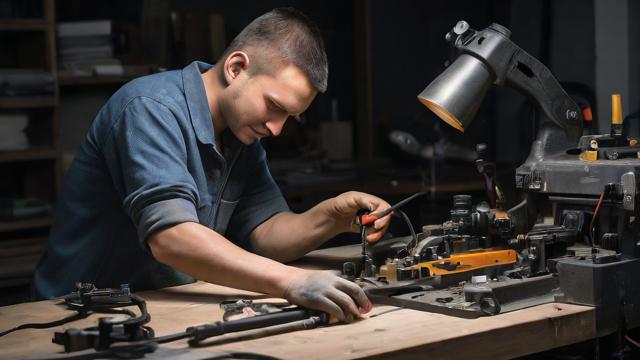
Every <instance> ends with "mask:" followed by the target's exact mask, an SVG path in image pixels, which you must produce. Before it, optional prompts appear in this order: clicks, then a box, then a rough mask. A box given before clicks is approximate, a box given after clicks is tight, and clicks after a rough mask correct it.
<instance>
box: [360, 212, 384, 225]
mask: <svg viewBox="0 0 640 360" xmlns="http://www.w3.org/2000/svg"><path fill="white" fill-rule="evenodd" d="M378 219H380V217H379V216H378V215H376V214H364V215H360V225H369V224H372V223H373V222H374V221H376V220H378Z"/></svg>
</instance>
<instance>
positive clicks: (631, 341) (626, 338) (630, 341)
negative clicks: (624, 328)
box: [624, 335, 640, 348]
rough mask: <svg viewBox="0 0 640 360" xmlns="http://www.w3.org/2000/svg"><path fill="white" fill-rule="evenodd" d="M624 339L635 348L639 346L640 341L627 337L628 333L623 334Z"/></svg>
mask: <svg viewBox="0 0 640 360" xmlns="http://www.w3.org/2000/svg"><path fill="white" fill-rule="evenodd" d="M624 339H625V340H627V341H628V342H629V343H630V344H631V345H633V346H635V347H636V348H640V343H638V342H637V341H635V340H633V339H632V338H631V337H629V335H625V336H624Z"/></svg>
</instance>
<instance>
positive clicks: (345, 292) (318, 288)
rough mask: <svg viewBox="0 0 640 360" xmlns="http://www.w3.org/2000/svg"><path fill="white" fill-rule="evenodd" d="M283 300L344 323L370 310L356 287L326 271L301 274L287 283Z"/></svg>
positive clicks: (365, 296)
mask: <svg viewBox="0 0 640 360" xmlns="http://www.w3.org/2000/svg"><path fill="white" fill-rule="evenodd" d="M284 298H285V299H287V300H288V301H289V302H290V303H292V304H297V305H300V306H304V307H307V308H311V309H316V310H321V311H324V312H326V313H329V314H330V315H335V316H336V317H337V318H338V319H339V320H340V321H344V322H352V321H354V320H355V319H358V318H360V315H361V314H363V313H367V312H369V311H370V310H371V308H372V304H371V301H369V299H368V298H367V295H365V293H364V291H363V290H362V289H361V288H360V287H359V286H358V285H356V284H354V283H352V282H350V281H347V280H345V279H343V278H341V277H339V276H336V275H334V274H333V273H332V272H330V271H303V272H302V273H301V274H300V275H298V276H297V277H295V278H293V280H291V281H290V282H289V284H288V286H287V290H286V291H285V293H284Z"/></svg>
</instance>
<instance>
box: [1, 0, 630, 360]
mask: <svg viewBox="0 0 640 360" xmlns="http://www.w3.org/2000/svg"><path fill="white" fill-rule="evenodd" d="M282 6H292V7H294V8H296V9H298V10H300V11H302V12H303V13H305V14H307V15H308V16H309V17H310V18H311V19H312V20H313V21H315V22H316V23H317V24H318V27H319V28H320V32H321V33H322V36H323V40H324V42H325V46H326V51H327V56H328V60H329V81H328V89H327V91H326V92H325V93H322V94H319V95H318V96H317V97H316V99H315V100H314V101H313V103H312V104H311V106H310V107H309V108H308V109H307V111H305V112H304V113H303V114H302V121H300V122H296V121H288V122H287V123H286V125H285V127H284V130H283V131H282V134H281V135H279V136H277V137H269V138H265V139H263V140H262V145H263V146H264V148H265V149H266V152H267V156H268V162H269V169H270V171H271V174H272V176H273V178H274V180H275V181H276V183H277V185H278V187H279V188H280V190H281V191H282V194H283V195H284V197H285V199H286V200H287V203H288V205H289V207H290V208H291V210H292V211H295V212H302V211H305V210H308V209H309V208H311V207H312V206H314V205H315V204H317V203H318V202H320V201H322V200H325V199H328V198H331V197H334V196H336V195H338V194H340V193H343V192H345V191H350V190H357V191H363V192H367V193H370V194H373V195H376V196H379V197H380V198H382V199H385V200H386V201H387V202H389V203H390V204H392V207H391V208H389V209H387V210H386V211H384V212H379V213H376V212H373V213H371V212H369V211H366V210H363V211H362V212H361V213H360V214H359V216H358V217H357V219H356V223H357V225H358V226H359V229H360V232H359V233H355V232H354V233H347V234H340V235H338V236H337V237H335V238H333V239H331V240H330V241H328V242H327V243H325V244H324V245H323V246H322V247H323V248H324V249H330V248H336V247H341V246H351V248H357V256H355V257H353V258H350V259H347V258H345V260H344V261H340V262H339V264H338V265H336V266H335V268H336V269H338V270H340V271H341V274H342V276H343V277H344V278H346V279H349V280H351V281H354V282H355V283H356V284H358V285H359V286H361V287H362V288H363V289H365V292H366V294H367V295H368V297H369V298H370V299H371V301H372V302H373V304H374V305H376V306H378V305H384V306H390V307H397V308H399V309H411V310H413V311H421V312H429V313H435V314H442V315H444V316H450V317H454V318H463V319H469V321H475V322H482V321H485V319H491V318H493V317H500V316H503V315H504V314H508V313H511V312H516V311H522V312H527V311H531V309H535V308H536V307H537V306H540V305H543V304H551V303H558V304H574V305H583V306H586V307H590V308H592V309H593V318H594V319H593V324H594V329H593V336H592V337H591V339H587V340H583V341H580V342H577V343H573V344H561V346H557V347H555V348H545V349H542V350H535V351H532V352H530V353H526V354H523V353H521V352H514V354H516V355H514V356H513V357H515V358H522V359H614V358H615V359H634V358H640V343H639V342H640V331H638V327H639V326H640V282H638V281H637V279H636V278H635V276H637V274H639V273H640V222H639V221H638V216H640V144H639V143H638V139H640V125H639V124H640V46H639V44H640V24H639V23H638V21H637V19H638V17H639V16H640V3H639V2H636V1H633V0H615V1H607V0H585V1H582V0H541V1H525V0H496V1H493V0H474V1H471V0H458V1H439V0H433V1H413V0H395V1H386V0H383V1H373V0H353V1H338V0H330V1H300V0H291V1H286V0H266V1H247V2H231V1H218V0H182V1H178V0H127V1H122V0H112V1H92V2H86V1H79V0H0V39H1V40H0V44H1V45H0V49H1V50H0V169H1V170H0V174H2V176H0V306H5V307H7V308H5V309H9V308H8V306H14V305H17V304H22V303H28V302H30V301H32V300H33V299H32V297H31V279H32V276H33V272H34V270H35V268H36V266H37V264H38V261H39V259H40V257H41V256H42V254H43V251H44V248H45V244H46V240H47V236H48V233H49V231H50V228H51V226H52V218H53V213H54V211H55V208H56V204H57V202H58V200H59V199H60V196H61V188H62V182H63V179H64V176H65V172H66V170H67V169H68V168H69V166H70V164H71V162H72V161H73V158H74V154H75V152H76V150H77V148H78V146H79V145H80V144H81V143H82V141H83V140H84V138H85V136H86V134H87V131H88V129H89V127H90V126H91V123H92V121H93V119H94V118H95V115H96V114H97V112H98V111H99V110H100V108H101V107H102V105H103V104H104V103H105V102H106V101H107V100H108V99H109V97H110V96H111V95H112V94H113V93H114V92H115V91H116V90H117V89H118V88H120V87H121V86H122V85H124V84H126V83H127V82H129V81H131V80H132V79H135V78H138V77H141V76H146V75H150V74H154V73H158V72H163V71H168V70H174V69H181V68H183V67H185V66H186V65H188V64H189V63H191V62H192V61H194V60H201V61H205V62H209V63H215V60H216V59H217V58H218V57H219V56H220V55H221V54H222V52H223V51H224V49H225V48H226V46H227V45H229V42H230V41H231V40H232V39H233V38H234V37H235V36H236V35H237V34H238V33H239V32H240V31H241V30H242V29H243V27H244V26H245V25H246V24H247V23H249V22H250V21H251V20H252V19H254V18H255V17H257V16H259V15H260V14H263V13H265V12H267V11H269V10H271V9H273V8H277V7H282ZM387 215H391V216H392V218H391V224H390V227H389V230H388V231H387V233H386V234H385V236H384V237H383V239H382V240H380V241H378V242H376V243H368V242H367V241H366V239H365V237H366V229H367V227H368V226H371V224H372V223H373V222H374V221H375V220H377V219H379V218H382V217H384V216H387ZM320 251H322V249H321V250H320ZM122 266H126V264H122ZM61 300H62V301H61V303H59V304H56V303H54V302H51V305H50V306H52V307H55V306H58V307H60V306H63V307H64V306H66V307H67V308H68V309H69V310H71V311H72V312H71V313H70V314H71V315H69V316H68V317H66V318H61V319H60V320H56V321H54V322H52V323H29V324H21V325H18V326H15V325H12V326H14V327H12V328H6V327H5V326H2V324H3V323H4V321H3V320H2V318H3V317H5V316H9V315H7V312H4V311H2V310H1V309H2V308H1V307H0V343H1V342H2V340H3V337H5V335H6V336H7V338H8V337H9V336H18V334H19V333H20V332H21V331H25V329H28V328H39V329H43V328H47V329H49V328H50V329H51V330H50V335H51V339H52V341H53V343H55V344H57V345H56V346H58V347H59V351H60V353H63V354H65V353H67V355H69V354H74V352H77V351H82V352H83V354H89V355H87V356H93V355H90V354H94V355H95V354H98V355H100V356H103V357H124V356H129V358H141V357H143V356H145V354H146V355H147V356H149V355H151V354H152V353H153V352H156V351H158V349H161V348H163V346H164V345H163V344H165V343H170V342H173V341H177V340H184V339H188V344H189V346H190V347H194V348H195V347H199V346H201V345H200V344H201V343H202V342H205V341H206V340H207V339H210V338H214V337H216V336H221V335H224V334H228V333H233V332H238V331H247V330H251V329H259V328H267V327H273V326H280V327H282V326H283V324H290V326H289V327H288V328H287V329H286V331H290V332H294V331H300V332H304V331H312V330H310V329H314V328H317V327H331V326H351V325H336V324H335V323H334V322H332V321H331V320H330V319H328V318H327V316H326V314H323V313H320V312H317V311H314V310H310V309H305V308H302V307H296V306H286V307H282V306H281V304H277V303H276V304H271V303H269V304H257V303H253V302H252V301H251V300H246V299H244V300H237V301H235V300H234V301H228V302H226V303H224V302H223V303H222V304H220V306H221V308H222V309H223V310H224V319H222V318H221V319H213V318H211V319H201V320H202V321H201V325H195V326H190V327H188V328H187V327H185V329H186V330H184V332H181V333H176V334H169V335H167V334H165V333H159V332H158V331H154V329H153V328H152V327H153V321H152V318H153V316H154V314H153V311H152V308H151V309H150V308H148V307H147V305H146V303H145V299H144V296H143V295H140V294H137V293H135V291H133V292H132V291H131V290H130V289H129V287H128V285H126V284H123V285H122V286H121V287H120V288H113V289H101V288H96V287H95V286H94V285H93V284H87V283H79V284H77V288H76V291H75V292H73V293H71V294H69V295H68V296H65V297H64V298H63V299H61ZM132 309H133V310H132ZM134 310H135V311H134ZM247 313H251V315H248V316H246V317H242V318H240V319H236V315H238V314H240V315H243V314H244V315H247ZM92 314H111V315H109V316H115V315H113V314H119V315H118V316H120V318H118V317H101V318H100V320H95V322H94V323H95V325H94V326H93V327H91V328H84V329H81V328H79V327H74V325H73V324H74V321H77V320H79V319H85V318H87V317H89V316H90V315H92ZM101 316H102V315H101ZM122 316H125V317H126V320H117V319H122V318H121V317H122ZM114 319H115V320H114ZM364 321H368V320H364ZM62 325H64V329H63V330H61V329H62V328H60V326H62ZM425 326H428V324H426V325H425ZM54 327H55V330H54V329H53V328H54ZM280 332H284V330H282V331H280ZM10 333H15V334H11V335H9V334H10ZM550 336H553V335H550ZM345 341H346V340H345ZM237 348H239V349H241V348H242V346H241V344H240V343H239V344H238V346H237ZM211 349H212V350H215V347H212V348H211ZM91 352H93V353H91ZM507 354H508V352H507ZM51 355H52V356H53V355H54V354H51ZM226 355H227V356H228V357H229V358H234V356H235V355H237V356H238V358H241V354H235V355H234V354H226ZM245 355H246V354H245ZM291 355H292V356H295V354H291ZM247 356H249V357H245V358H271V357H268V356H266V355H265V357H257V356H256V357H251V356H252V355H247ZM502 357H505V356H504V355H502V356H498V357H495V358H502ZM506 357H511V356H509V355H507V356H506ZM86 358H92V357H86ZM96 358H97V357H96ZM212 358H213V357H212ZM454 358H455V357H454Z"/></svg>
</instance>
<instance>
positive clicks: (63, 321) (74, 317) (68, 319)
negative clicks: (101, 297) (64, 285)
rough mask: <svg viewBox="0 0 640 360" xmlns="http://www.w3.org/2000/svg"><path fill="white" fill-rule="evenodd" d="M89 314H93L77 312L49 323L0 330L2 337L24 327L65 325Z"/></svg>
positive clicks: (43, 327)
mask: <svg viewBox="0 0 640 360" xmlns="http://www.w3.org/2000/svg"><path fill="white" fill-rule="evenodd" d="M89 315H91V314H81V313H76V314H73V315H70V316H67V317H66V318H64V319H60V320H55V321H51V322H47V323H28V324H21V325H18V326H15V327H13V328H11V329H8V330H5V331H2V332H0V337H2V336H5V335H7V334H10V333H12V332H14V331H17V330H22V329H46V328H50V327H54V326H60V325H64V324H66V323H68V322H71V321H76V320H80V319H84V318H86V317H87V316H89Z"/></svg>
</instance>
